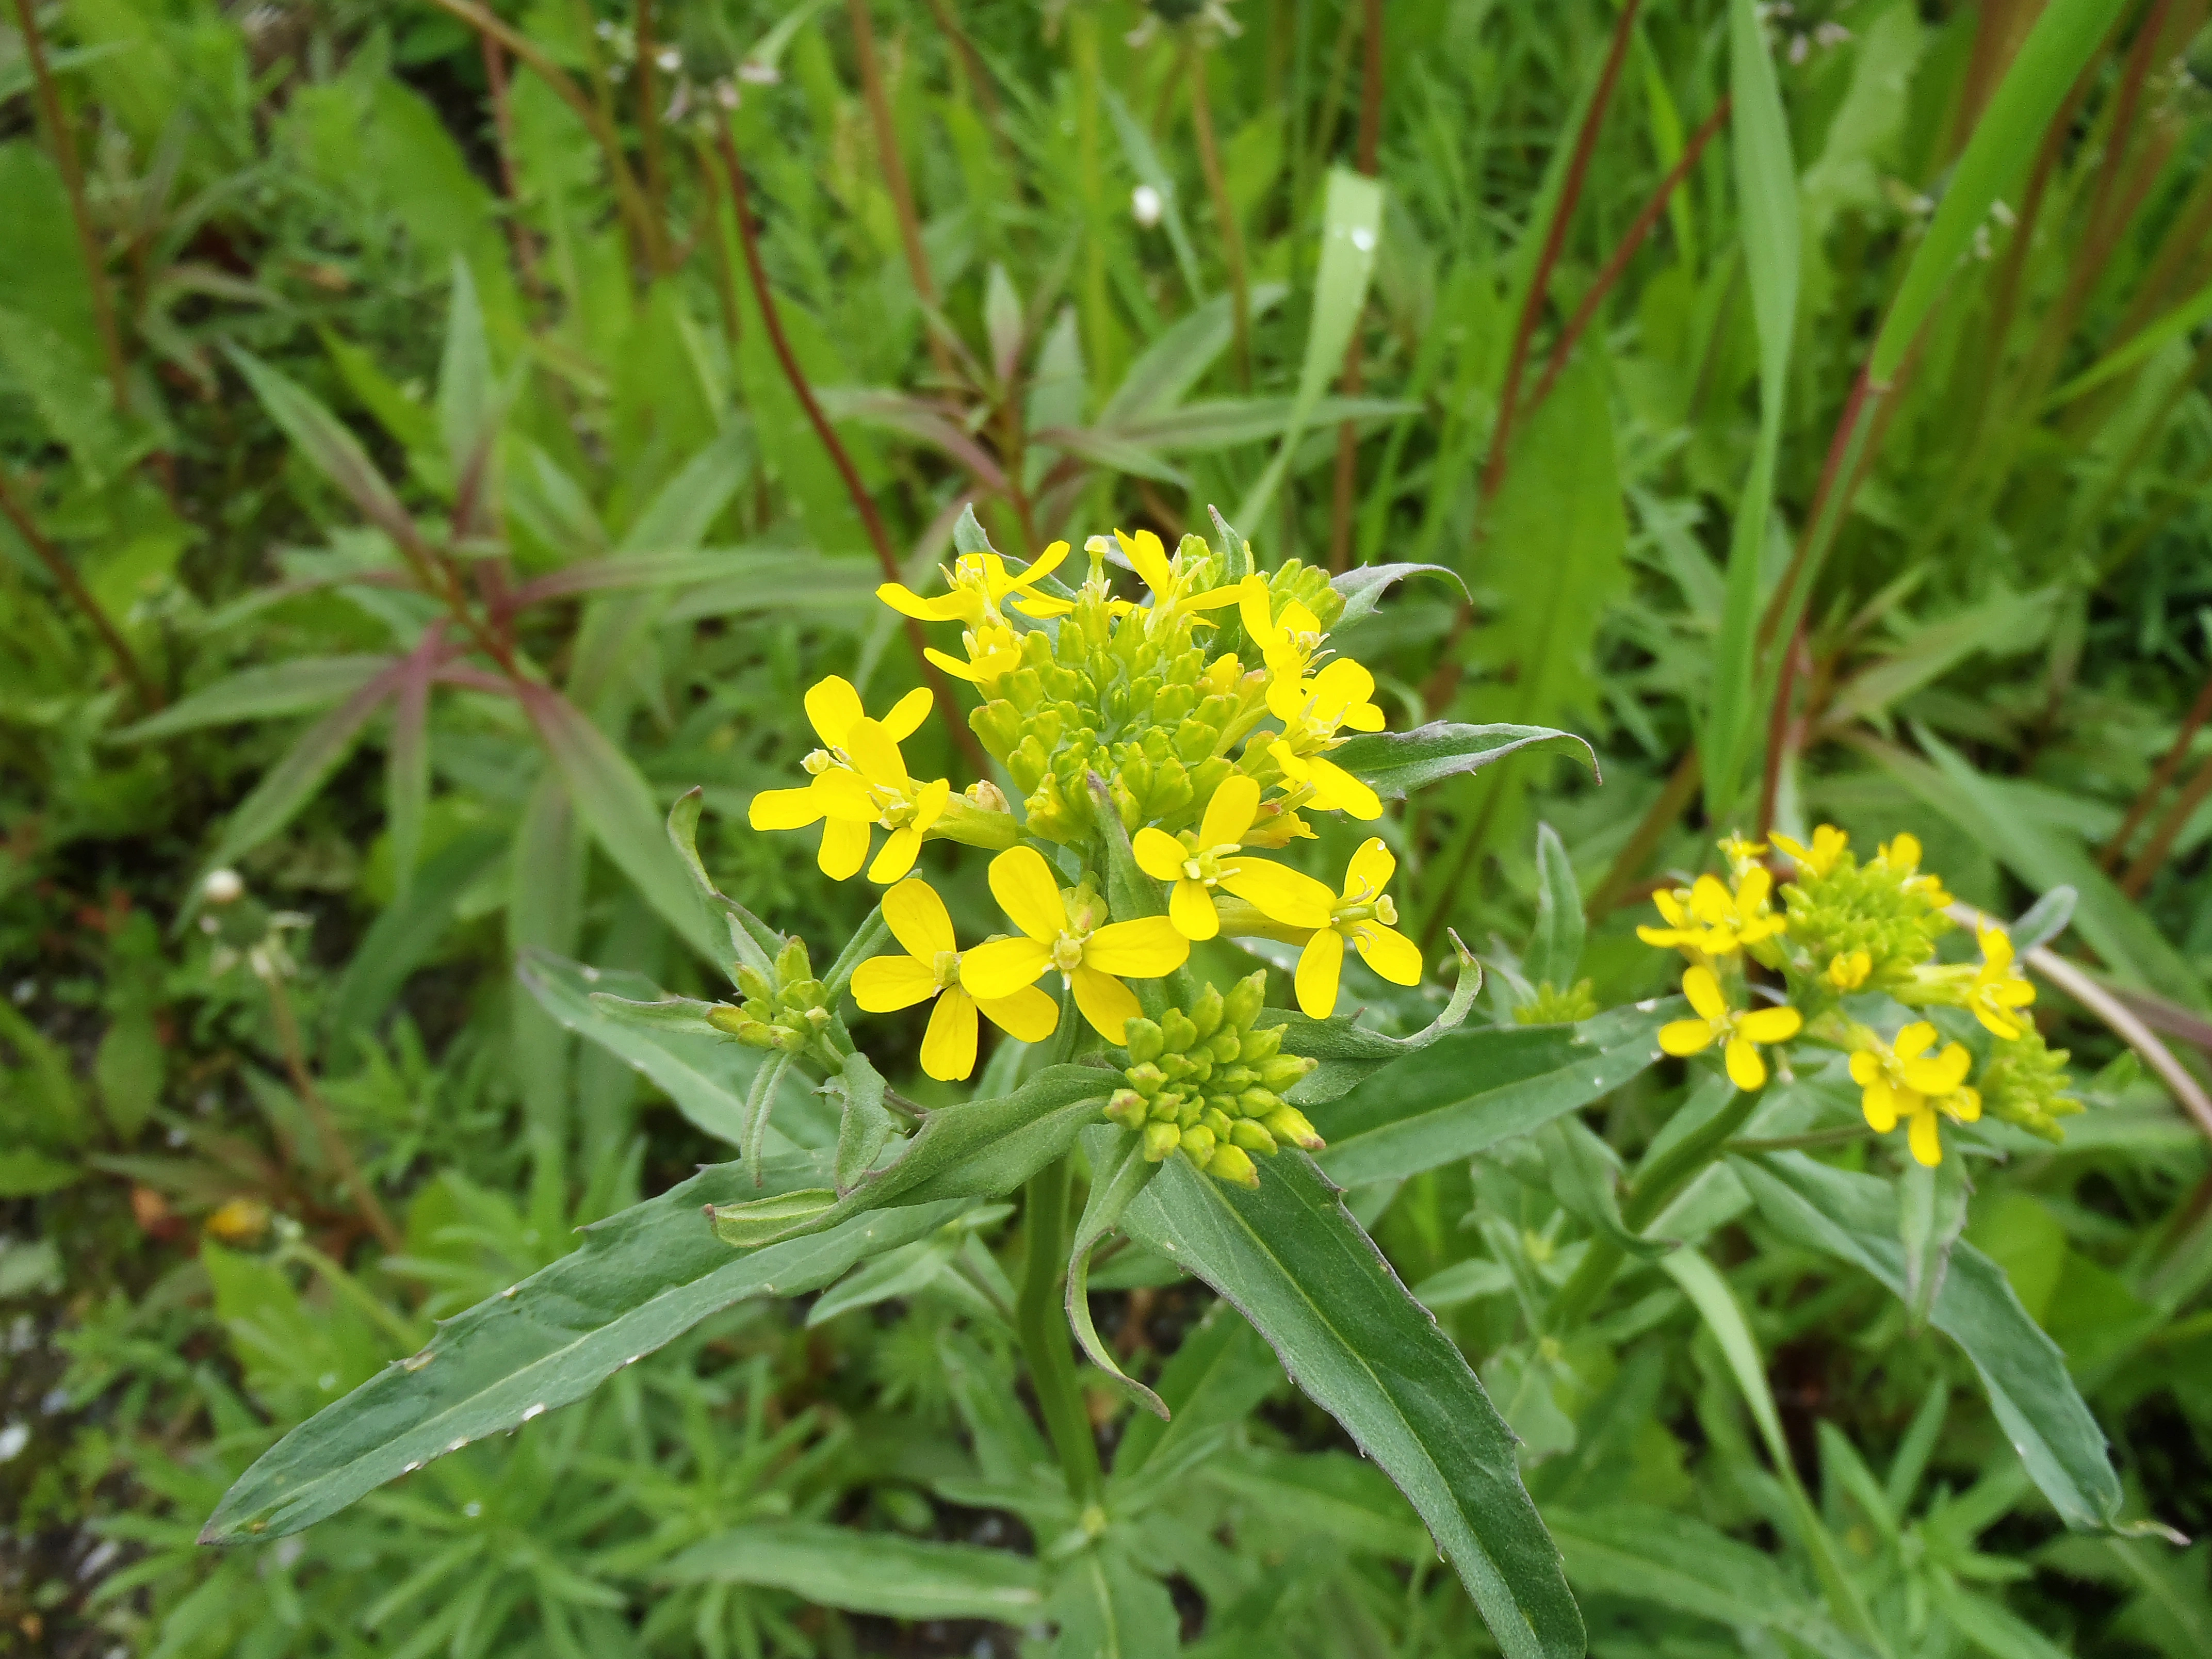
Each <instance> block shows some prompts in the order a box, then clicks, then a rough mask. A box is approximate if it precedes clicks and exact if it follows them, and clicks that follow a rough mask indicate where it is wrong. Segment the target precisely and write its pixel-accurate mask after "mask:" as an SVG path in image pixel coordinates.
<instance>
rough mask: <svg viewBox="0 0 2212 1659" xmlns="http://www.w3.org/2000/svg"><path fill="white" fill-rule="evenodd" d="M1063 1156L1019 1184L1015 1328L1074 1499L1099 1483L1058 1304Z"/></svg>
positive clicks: (1086, 1498)
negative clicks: (1023, 1243)
mask: <svg viewBox="0 0 2212 1659" xmlns="http://www.w3.org/2000/svg"><path fill="white" fill-rule="evenodd" d="M1072 1173H1073V1171H1072V1170H1071V1169H1070V1167H1069V1164H1068V1161H1067V1159H1066V1158H1064V1157H1063V1158H1055V1159H1054V1161H1053V1162H1052V1163H1051V1164H1048V1165H1046V1166H1045V1167H1044V1168H1043V1169H1042V1170H1039V1171H1037V1173H1036V1174H1035V1175H1033V1176H1030V1179H1029V1184H1028V1185H1027V1186H1026V1187H1024V1188H1023V1205H1022V1208H1023V1220H1024V1226H1025V1228H1026V1231H1027V1232H1028V1234H1029V1244H1028V1250H1029V1259H1028V1261H1027V1263H1026V1264H1025V1265H1024V1267H1023V1269H1022V1288H1021V1301H1020V1304H1019V1306H1018V1308H1017V1310H1016V1313H1015V1328H1016V1329H1017V1330H1018V1332H1019V1333H1020V1334H1021V1341H1022V1352H1023V1354H1024V1356H1025V1357H1026V1358H1028V1360H1029V1364H1030V1385H1031V1386H1032V1387H1033V1388H1035V1389H1036V1399H1037V1410H1038V1412H1039V1413H1041V1414H1042V1417H1043V1418H1044V1426H1045V1431H1046V1433H1048V1434H1049V1435H1050V1436H1051V1437H1052V1445H1053V1449H1054V1451H1055V1452H1057V1453H1059V1454H1060V1468H1061V1470H1062V1471H1063V1472H1064V1473H1065V1474H1066V1476H1067V1495H1068V1496H1069V1497H1070V1498H1073V1500H1074V1501H1075V1503H1076V1504H1079V1505H1081V1504H1090V1503H1091V1502H1093V1501H1094V1500H1095V1499H1096V1498H1097V1495H1098V1489H1099V1486H1100V1479H1099V1468H1098V1442H1097V1437H1095V1436H1094V1435H1093V1434H1092V1433H1091V1414H1090V1413H1089V1412H1087V1411H1086V1410H1085V1409H1084V1404H1083V1391H1082V1389H1081V1388H1080V1387H1079V1386H1078V1384H1077V1383H1076V1380H1075V1360H1074V1357H1073V1355H1072V1354H1071V1353H1070V1352H1068V1334H1067V1318H1066V1312H1065V1311H1064V1310H1063V1309H1062V1307H1061V1304H1060V1278H1061V1274H1062V1272H1063V1270H1064V1269H1065V1267H1066V1255H1067V1188H1068V1181H1069V1177H1070V1176H1071V1175H1072Z"/></svg>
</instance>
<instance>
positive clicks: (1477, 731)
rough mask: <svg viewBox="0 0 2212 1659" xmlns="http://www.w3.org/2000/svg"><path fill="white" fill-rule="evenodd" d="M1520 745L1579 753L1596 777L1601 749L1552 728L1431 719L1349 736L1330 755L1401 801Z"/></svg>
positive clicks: (1382, 792)
mask: <svg viewBox="0 0 2212 1659" xmlns="http://www.w3.org/2000/svg"><path fill="white" fill-rule="evenodd" d="M1522 749H1539V750H1551V751H1553V752H1565V753H1567V754H1573V753H1575V751H1576V750H1580V751H1581V757H1582V759H1583V762H1584V763H1587V764H1588V766H1589V769H1590V775H1591V776H1592V777H1595V776H1597V751H1596V750H1594V749H1592V748H1591V747H1590V746H1589V744H1588V743H1586V742H1585V741H1583V739H1582V738H1578V737H1577V736H1575V734H1574V733H1573V732H1555V731H1553V729H1552V728H1551V727H1550V726H1462V725H1460V724H1458V723H1457V722H1455V721H1452V720H1431V722H1430V723H1429V724H1428V725H1426V726H1415V727H1414V728H1413V730H1412V731H1410V732H1362V733H1361V734H1359V735H1358V737H1353V738H1346V739H1345V740H1344V742H1343V744H1341V745H1340V746H1339V747H1338V748H1336V749H1334V750H1330V752H1329V758H1330V759H1331V760H1333V761H1334V762H1335V763H1337V764H1338V765H1339V766H1341V767H1342V768H1343V769H1345V770H1346V771H1347V772H1349V773H1351V774H1352V775H1353V776H1354V777H1357V778H1359V779H1361V780H1363V781H1365V783H1366V784H1367V785H1368V787H1370V788H1371V789H1373V790H1374V791H1375V793H1376V794H1378V795H1381V796H1383V797H1384V798H1385V799H1389V800H1402V799H1405V797H1406V796H1407V794H1409V793H1412V792H1413V790H1416V789H1421V788H1425V787H1427V786H1428V785H1430V784H1432V783H1436V782H1438V781H1442V780H1443V779H1445V778H1453V777H1457V776H1458V775H1460V774H1461V773H1462V772H1479V771H1480V770H1481V769H1483V768H1484V767H1486V766H1487V765H1489V764H1490V763H1492V761H1500V760H1504V758H1505V757H1507V756H1508V755H1510V754H1514V753H1516V751H1518V750H1522Z"/></svg>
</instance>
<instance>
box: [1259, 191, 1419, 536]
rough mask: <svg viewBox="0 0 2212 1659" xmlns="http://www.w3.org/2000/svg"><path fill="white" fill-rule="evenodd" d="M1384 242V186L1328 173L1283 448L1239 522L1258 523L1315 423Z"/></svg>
mask: <svg viewBox="0 0 2212 1659" xmlns="http://www.w3.org/2000/svg"><path fill="white" fill-rule="evenodd" d="M1382 240H1383V186H1382V185H1381V184H1380V183H1378V182H1377V181H1376V180H1375V179H1370V178H1367V177H1365V176H1364V175H1363V174H1360V173H1354V172H1353V171H1352V169H1351V168H1349V167H1332V168H1330V169H1329V174H1328V192H1327V194H1326V195H1325V196H1324V197H1323V198H1322V230H1321V264H1320V267H1319V268H1318V269H1317V270H1316V271H1315V273H1314V290H1313V313H1312V318H1311V320H1310V322H1309V323H1308V324H1307V326H1306V355H1305V360H1304V362H1302V363H1301V364H1300V365H1299V367H1298V386H1297V395H1296V397H1295V398H1293V399H1292V400H1291V412H1290V418H1289V419H1288V420H1287V421H1286V422H1285V423H1284V428H1283V439H1282V442H1281V443H1279V445H1277V446H1276V449H1275V453H1274V457H1273V459H1271V460H1270V461H1269V462H1268V463H1267V471H1264V472H1262V473H1261V475H1260V477H1259V479H1258V480H1257V482H1255V483H1254V484H1253V486H1252V488H1251V489H1250V490H1249V491H1248V492H1247V493H1246V495H1245V496H1244V499H1243V501H1242V502H1241V503H1240V504H1239V505H1238V507H1237V523H1239V524H1258V523H1260V522H1261V520H1263V519H1264V518H1265V516H1266V514H1267V504H1268V503H1269V502H1270V501H1273V500H1274V497H1275V491H1276V490H1277V489H1279V488H1280V487H1281V485H1282V482H1283V475H1284V474H1285V472H1286V471H1288V470H1289V468H1290V463H1291V455H1292V454H1293V453H1295V452H1296V451H1297V447H1298V438H1299V435H1301V434H1302V433H1303V432H1304V430H1305V428H1306V427H1307V425H1308V424H1309V422H1311V421H1312V420H1313V419H1314V418H1315V417H1316V405H1317V404H1319V403H1320V402H1321V398H1322V393H1323V392H1325V391H1327V390H1328V387H1329V386H1330V385H1331V384H1332V383H1333V382H1334V380H1336V377H1337V375H1338V374H1339V373H1340V372H1341V371H1342V369H1343V367H1344V349H1345V347H1346V346H1347V345H1349V344H1350V343H1351V342H1352V331H1353V330H1354V329H1355V328H1357V327H1358V325H1359V313H1361V311H1362V310H1364V308H1365V307H1366V304H1367V283H1368V279H1369V278H1370V276H1373V275H1374V272H1375V250H1376V246H1377V245H1378V244H1379V243H1380V242H1381V241H1382Z"/></svg>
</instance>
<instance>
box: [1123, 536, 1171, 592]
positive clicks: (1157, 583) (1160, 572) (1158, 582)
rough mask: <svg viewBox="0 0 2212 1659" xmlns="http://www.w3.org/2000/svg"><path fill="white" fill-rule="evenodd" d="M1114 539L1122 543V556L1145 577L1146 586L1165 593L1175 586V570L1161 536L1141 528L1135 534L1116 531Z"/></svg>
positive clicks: (1130, 566)
mask: <svg viewBox="0 0 2212 1659" xmlns="http://www.w3.org/2000/svg"><path fill="white" fill-rule="evenodd" d="M1114 539H1115V541H1117V542H1119V543H1121V556H1123V557H1124V558H1126V559H1127V560H1128V562H1129V568H1131V569H1132V570H1133V571H1135V572H1136V573H1137V574H1139V576H1142V577H1143V578H1144V579H1145V586H1147V587H1149V588H1151V589H1152V592H1155V593H1164V592H1167V591H1168V589H1170V587H1172V586H1175V571H1174V570H1173V568H1170V565H1169V564H1168V554H1167V550H1166V549H1165V548H1164V547H1162V546H1161V545H1160V538H1158V536H1155V535H1154V534H1153V533H1152V532H1151V531H1149V530H1139V532H1137V533H1136V534H1135V535H1134V536H1125V535H1123V534H1122V533H1121V532H1120V531H1118V530H1117V531H1115V532H1114Z"/></svg>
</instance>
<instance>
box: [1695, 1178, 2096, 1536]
mask: <svg viewBox="0 0 2212 1659" xmlns="http://www.w3.org/2000/svg"><path fill="white" fill-rule="evenodd" d="M1729 1166H1730V1167H1731V1168H1732V1169H1734V1170H1735V1172H1736V1174H1737V1175H1738V1176H1740V1177H1741V1179H1742V1181H1743V1184H1744V1186H1745V1188H1747V1190H1748V1191H1749V1192H1750V1194H1751V1196H1752V1198H1753V1201H1754V1202H1756V1203H1757V1204H1758V1206H1759V1213H1760V1214H1761V1215H1763V1216H1765V1218H1766V1221H1767V1223H1768V1225H1771V1227H1773V1228H1774V1229H1775V1231H1778V1232H1779V1233H1780V1234H1781V1235H1782V1236H1783V1237H1784V1238H1786V1239H1788V1240H1789V1241H1790V1243H1794V1244H1799V1245H1802V1246H1803V1247H1805V1248H1806V1249H1812V1250H1818V1251H1820V1253H1821V1254H1823V1255H1832V1256H1834V1257H1837V1258H1838V1260H1841V1261H1849V1262H1851V1263H1853V1264H1854V1265H1856V1266H1857V1267H1861V1268H1863V1269H1864V1270H1865V1271H1866V1272H1868V1273H1871V1274H1872V1275H1873V1276H1874V1277H1875V1278H1876V1279H1880V1280H1881V1282H1882V1283H1883V1284H1884V1285H1887V1286H1888V1287H1889V1288H1890V1290H1891V1291H1893V1292H1894V1293H1895V1294H1896V1295H1898V1296H1899V1297H1902V1296H1904V1295H1905V1291H1906V1285H1905V1251H1904V1247H1903V1245H1902V1244H1901V1243H1899V1218H1898V1205H1897V1196H1896V1194H1895V1193H1894V1192H1893V1191H1892V1190H1891V1188H1890V1187H1889V1184H1888V1183H1887V1182H1884V1181H1881V1180H1880V1179H1878V1178H1877V1177H1875V1176H1863V1175H1854V1174H1851V1173H1850V1172H1849V1171H1847V1170H1835V1169H1831V1168H1829V1167H1828V1166H1827V1165H1826V1164H1819V1163H1816V1162H1814V1160H1813V1159H1811V1158H1807V1157H1806V1156H1804V1155H1803V1154H1802V1153H1798V1152H1778V1153H1772V1154H1769V1155H1766V1156H1763V1157H1759V1158H1731V1159H1730V1160H1729ZM1929 1322H1930V1323H1932V1324H1933V1325H1934V1326H1935V1327H1936V1329H1937V1330H1939V1331H1942V1333H1944V1334H1946V1335H1947V1336H1948V1337H1950V1338H1951V1340H1953V1341H1954V1342H1956V1343H1957V1344H1958V1345H1959V1346H1960V1347H1961V1348H1963V1349H1964V1350H1965V1351H1966V1358H1969V1359H1971V1360H1972V1361H1973V1362H1974V1369H1975V1370H1977V1371H1978V1372H1979V1373H1980V1374H1981V1378H1982V1386H1983V1387H1984V1389H1987V1390H1988V1391H1989V1396H1990V1409H1991V1410H1992V1411H1993V1412H1995V1413H1996V1418H1997V1422H1998V1424H1999V1425H2001V1426H2002V1428H2003V1430H2004V1431H2005V1437H2006V1438H2007V1439H2008V1440H2010V1441H2011V1442H2012V1443H2013V1448H2014V1449H2015V1450H2016V1451H2017V1452H2019V1454H2020V1456H2021V1462H2022V1463H2023V1464H2025V1465H2026V1466H2027V1472H2028V1474H2029V1475H2030V1476H2031V1477H2032V1478H2033V1480H2034V1481H2035V1484H2036V1485H2037V1486H2039V1487H2040V1488H2042V1491H2043V1494H2044V1496H2045V1497H2046V1498H2049V1499H2050V1500H2051V1507H2052V1508H2054V1509H2056V1510H2057V1511H2058V1515H2059V1518H2060V1519H2061V1520H2063V1521H2064V1522H2065V1523H2066V1524H2067V1525H2068V1526H2069V1527H2077V1528H2104V1527H2110V1526H2112V1525H2113V1524H2114V1523H2115V1522H2117V1520H2118V1516H2119V1511H2120V1504H2121V1497H2122V1494H2121V1492H2120V1481H2119V1477H2118V1475H2117V1474H2114V1473H2113V1470H2112V1460H2111V1458H2110V1457H2109V1456H2108V1455H2106V1449H2105V1436H2104V1431H2102V1430H2100V1428H2099V1427H2098V1426H2097V1419H2095V1418H2094V1417H2093V1416H2092V1415H2091V1414H2090V1412H2089V1407H2087V1405H2086V1404H2085V1403H2083V1401H2082V1399H2081V1394H2080V1392H2079V1391H2078V1390H2076V1389H2075V1386H2074V1381H2073V1378H2072V1377H2071V1376H2069V1375H2068V1374H2067V1370H2066V1356H2065V1355H2064V1354H2063V1353H2062V1352H2059V1349H2058V1346H2057V1344H2056V1343H2055V1342H2053V1341H2052V1340H2051V1339H2050V1338H2049V1337H2048V1336H2046V1335H2045V1334H2044V1333H2043V1331H2042V1330H2041V1329H2040V1328H2039V1327H2038V1326H2037V1325H2036V1323H2035V1322H2034V1321H2033V1319H2030V1318H2029V1317H2028V1316H2027V1310H2026V1309H2024V1308H2022V1307H2021V1305H2020V1298H2019V1297H2016V1296H2015V1295H2014V1294H2013V1290H2012V1286H2011V1285H2010V1284H2009V1283H2008V1282H2007V1280H2006V1279H2005V1276H2004V1273H2003V1270H2002V1268H2000V1267H1998V1266H1997V1265H1996V1263H1995V1262H1994V1261H1990V1259H1989V1257H1987V1256H1985V1255H1983V1254H1982V1253H1981V1252H1980V1251H1979V1250H1978V1249H1974V1247H1973V1246H1972V1245H1971V1244H1966V1243H1960V1244H1959V1245H1957V1246H1956V1247H1954V1249H1953V1250H1952V1252H1951V1268H1950V1272H1949V1273H1948V1275H1947V1276H1946V1277H1945V1279H1944V1281H1943V1285H1942V1289H1941V1290H1940V1291H1938V1292H1937V1293H1936V1300H1935V1304H1934V1306H1933V1307H1932V1308H1931V1309H1930V1310H1929Z"/></svg>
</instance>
